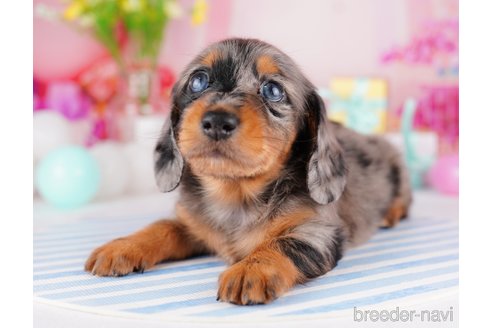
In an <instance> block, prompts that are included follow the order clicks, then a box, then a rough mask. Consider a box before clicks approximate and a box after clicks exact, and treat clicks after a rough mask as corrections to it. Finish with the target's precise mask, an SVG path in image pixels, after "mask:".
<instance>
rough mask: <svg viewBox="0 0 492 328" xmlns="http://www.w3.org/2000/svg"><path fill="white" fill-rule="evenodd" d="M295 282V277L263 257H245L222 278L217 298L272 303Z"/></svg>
mask: <svg viewBox="0 0 492 328" xmlns="http://www.w3.org/2000/svg"><path fill="white" fill-rule="evenodd" d="M292 284H293V277H291V276H289V274H288V273H286V272H281V270H280V269H279V268H276V267H275V266H273V265H271V264H267V263H262V262H261V261H258V260H256V261H248V260H243V261H241V262H239V263H236V264H234V265H233V266H231V267H230V268H229V269H228V270H226V271H224V272H223V273H222V274H221V276H220V278H219V291H218V293H217V300H221V301H226V302H230V303H234V304H239V305H252V304H266V303H270V302H272V301H273V300H275V299H276V298H277V297H279V296H280V295H281V294H283V293H285V292H286V291H287V290H288V289H289V288H290V287H291V286H292Z"/></svg>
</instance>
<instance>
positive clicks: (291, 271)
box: [217, 217, 342, 305]
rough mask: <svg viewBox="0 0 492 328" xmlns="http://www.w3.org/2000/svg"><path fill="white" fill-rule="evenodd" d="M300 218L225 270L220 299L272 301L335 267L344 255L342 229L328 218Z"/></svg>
mask: <svg viewBox="0 0 492 328" xmlns="http://www.w3.org/2000/svg"><path fill="white" fill-rule="evenodd" d="M299 219H302V217H301V218H299V217H298V218H293V220H290V223H291V224H290V225H289V224H287V225H286V224H282V226H283V227H282V229H281V231H280V233H274V234H270V237H269V238H270V239H269V240H266V241H265V242H264V243H263V244H262V245H260V246H259V247H258V248H256V249H255V250H254V251H253V252H252V253H251V254H250V255H248V256H247V257H245V258H244V259H242V260H241V261H239V262H237V263H236V264H234V265H232V266H231V267H230V268H229V269H228V270H226V271H225V272H224V273H222V275H221V276H220V278H219V290H218V294H217V299H218V300H222V301H227V302H231V303H235V304H241V305H249V304H263V303H269V302H271V301H273V300H274V299H276V298H277V297H279V296H280V295H282V294H283V293H285V292H286V291H288V290H289V289H290V288H292V287H293V286H294V285H295V284H297V283H302V282H305V281H306V280H308V279H311V278H314V277H317V276H320V275H323V274H324V273H326V272H328V271H329V270H331V269H332V268H333V267H335V265H336V263H337V261H338V260H339V259H340V257H341V254H342V237H341V234H340V229H339V228H336V227H333V226H330V225H329V224H327V223H326V220H321V219H316V218H314V219H308V220H299ZM282 220H285V218H283V219H281V220H277V221H282ZM296 221H297V222H296ZM299 221H304V222H303V223H302V224H299ZM284 222H285V221H284ZM296 223H297V225H295V224H296ZM277 232H278V231H277Z"/></svg>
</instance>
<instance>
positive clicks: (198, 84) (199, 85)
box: [190, 72, 208, 92]
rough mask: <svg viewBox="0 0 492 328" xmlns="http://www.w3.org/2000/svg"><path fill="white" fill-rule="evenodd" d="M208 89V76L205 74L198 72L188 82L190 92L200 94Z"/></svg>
mask: <svg viewBox="0 0 492 328" xmlns="http://www.w3.org/2000/svg"><path fill="white" fill-rule="evenodd" d="M206 88H208V74H207V73H205V72H198V73H196V74H195V75H193V77H192V78H191V80H190V90H191V92H202V91H203V90H205V89H206Z"/></svg>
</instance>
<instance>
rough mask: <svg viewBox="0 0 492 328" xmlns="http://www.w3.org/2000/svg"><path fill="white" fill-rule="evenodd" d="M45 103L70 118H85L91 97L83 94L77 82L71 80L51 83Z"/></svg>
mask: <svg viewBox="0 0 492 328" xmlns="http://www.w3.org/2000/svg"><path fill="white" fill-rule="evenodd" d="M45 104H46V106H47V107H49V108H52V109H54V110H56V111H58V112H60V113H61V114H63V116H65V117H66V118H67V119H69V120H78V119H82V118H85V117H86V116H87V115H88V113H89V109H90V107H91V103H90V100H89V98H88V97H87V96H85V95H84V94H83V92H82V90H81V89H80V87H79V86H78V84H77V83H74V82H71V81H66V82H54V83H51V84H49V86H48V89H47V91H46V99H45Z"/></svg>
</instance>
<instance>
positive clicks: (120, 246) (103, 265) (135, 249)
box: [85, 238, 153, 276]
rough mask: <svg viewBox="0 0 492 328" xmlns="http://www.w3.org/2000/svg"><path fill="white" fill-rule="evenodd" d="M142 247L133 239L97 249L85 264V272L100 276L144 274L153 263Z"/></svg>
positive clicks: (125, 239) (114, 242)
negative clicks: (147, 258) (148, 260)
mask: <svg viewBox="0 0 492 328" xmlns="http://www.w3.org/2000/svg"><path fill="white" fill-rule="evenodd" d="M146 256H148V254H146V251H145V249H144V247H142V245H140V244H139V243H138V242H136V241H134V240H132V239H131V238H119V239H115V240H113V241H111V242H109V243H107V244H105V245H103V246H101V247H99V248H97V249H95V250H94V251H93V252H92V254H91V255H90V256H89V258H88V259H87V261H86V263H85V271H88V272H91V273H92V274H95V275H98V276H124V275H126V274H128V273H131V272H143V271H144V269H146V268H148V267H149V266H150V265H152V264H153V263H148V262H147V261H146V260H145V258H146Z"/></svg>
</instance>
